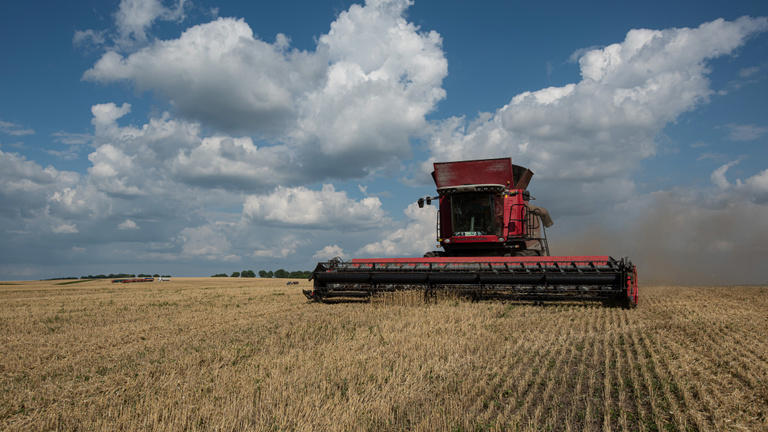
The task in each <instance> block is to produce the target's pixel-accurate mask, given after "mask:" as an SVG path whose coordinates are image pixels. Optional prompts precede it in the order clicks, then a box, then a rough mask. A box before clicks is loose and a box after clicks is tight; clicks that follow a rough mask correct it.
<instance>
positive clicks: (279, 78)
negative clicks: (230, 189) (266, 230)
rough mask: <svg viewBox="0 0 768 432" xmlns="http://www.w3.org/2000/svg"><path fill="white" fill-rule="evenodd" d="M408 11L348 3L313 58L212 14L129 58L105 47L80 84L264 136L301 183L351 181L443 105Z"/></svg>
mask: <svg viewBox="0 0 768 432" xmlns="http://www.w3.org/2000/svg"><path fill="white" fill-rule="evenodd" d="M409 5H410V2H408V1H402V0H384V1H369V2H367V3H366V5H365V6H360V5H352V6H351V7H350V8H349V9H348V10H346V11H344V12H342V13H340V14H339V16H338V18H337V19H336V20H335V21H334V22H333V23H332V24H331V28H330V30H329V32H328V33H327V34H324V35H321V36H320V37H319V38H318V42H317V46H316V48H315V50H314V51H300V50H297V49H291V48H290V42H289V40H288V38H287V37H285V36H284V35H281V34H278V35H277V37H276V38H275V41H274V42H267V41H264V40H261V39H259V38H258V37H256V36H255V35H254V33H253V31H252V29H251V28H250V27H249V26H248V24H247V23H245V21H243V20H242V19H234V18H218V19H216V20H214V21H212V22H209V23H205V24H200V25H196V26H193V27H190V28H188V29H187V30H186V31H184V32H183V33H182V34H181V36H180V37H179V38H177V39H171V40H166V41H156V42H154V43H151V44H149V45H148V46H146V47H144V48H142V49H139V50H138V51H136V52H134V53H131V54H126V55H123V54H120V53H118V52H117V51H116V50H111V51H108V52H106V53H105V54H104V55H103V56H102V57H101V58H100V59H99V60H98V61H97V62H96V63H95V64H94V65H93V67H92V68H91V69H89V70H87V71H86V72H85V73H84V75H83V78H84V79H86V80H92V81H97V82H102V83H110V82H116V81H127V82H130V83H132V84H133V85H134V86H135V87H136V88H137V89H138V90H140V91H153V92H155V93H157V94H160V95H163V96H164V97H166V98H167V99H168V101H169V102H170V104H171V105H172V106H173V108H174V110H175V111H176V112H178V113H179V114H180V115H181V116H183V117H185V118H187V119H191V120H194V121H199V122H202V123H203V124H205V125H206V126H210V127H214V128H217V129H218V130H219V131H220V132H223V133H224V134H227V135H243V134H248V135H250V136H252V137H253V138H254V139H263V140H265V143H267V144H268V145H267V146H266V147H270V146H271V147H274V150H272V151H270V152H269V153H273V154H278V155H281V157H282V158H285V156H284V155H290V156H291V162H292V163H293V166H297V167H301V168H302V170H303V171H304V173H305V174H304V175H305V176H306V177H307V178H309V179H314V180H321V179H323V178H324V177H329V176H334V177H337V178H348V177H355V176H357V177H359V176H363V175H365V174H367V173H370V172H373V171H375V170H376V169H378V168H380V167H382V166H391V165H392V164H396V163H397V162H398V161H399V159H401V158H404V157H408V156H409V155H410V151H411V143H410V141H411V139H412V138H413V137H418V136H421V135H422V134H423V131H424V129H425V128H426V126H427V121H426V115H427V114H428V113H429V112H431V111H433V110H434V109H435V106H436V104H437V102H438V101H440V100H441V99H443V98H444V97H445V91H444V90H443V89H442V80H443V79H444V78H445V76H446V74H447V61H446V59H445V56H444V54H443V51H442V39H441V37H440V35H439V34H437V33H436V32H434V31H431V32H422V31H421V30H420V29H419V28H418V27H417V26H415V25H414V24H412V23H409V22H407V21H406V20H405V18H404V17H403V14H404V12H405V9H407V7H408V6H409ZM259 148H265V146H263V145H261V144H259ZM265 151H266V150H265ZM266 165H267V164H266V163H264V164H262V166H266Z"/></svg>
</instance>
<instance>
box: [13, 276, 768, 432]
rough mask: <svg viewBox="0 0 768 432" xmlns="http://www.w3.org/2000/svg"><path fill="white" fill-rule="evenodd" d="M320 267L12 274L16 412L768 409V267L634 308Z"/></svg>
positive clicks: (709, 414)
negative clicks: (245, 272)
mask: <svg viewBox="0 0 768 432" xmlns="http://www.w3.org/2000/svg"><path fill="white" fill-rule="evenodd" d="M307 285H308V283H307V282H302V283H301V284H300V285H298V286H296V285H292V286H290V287H286V286H285V285H284V281H263V280H258V279H250V280H249V279H224V278H216V279H207V278H200V279H182V278H175V279H174V280H173V281H172V282H169V283H146V284H126V285H123V284H120V285H112V284H110V283H109V282H108V281H91V282H84V283H78V284H73V285H64V286H61V285H56V281H49V282H28V283H22V284H18V285H2V286H0V338H1V340H0V429H4V430H44V429H56V430H74V429H79V430H180V429H185V430H406V429H411V430H423V431H432V430H478V429H479V430H516V429H531V430H546V429H552V430H574V431H576V430H601V429H602V430H624V429H631V430H641V431H645V430H648V431H654V430H681V431H684V430H761V429H762V430H765V429H768V419H767V417H768V331H766V330H768V313H766V311H768V288H765V287H762V288H761V287H718V288H707V287H698V288H680V287H662V286H659V287H642V295H643V297H642V299H641V305H640V307H639V308H638V309H636V310H629V311H627V310H622V309H610V308H604V307H601V306H599V305H590V304H587V305H584V304H571V305H554V306H553V305H544V306H534V305H520V304H512V303H503V302H479V303H472V302H466V301H461V300H459V299H455V298H450V297H449V298H439V299H437V300H436V301H433V302H431V303H429V304H424V303H423V301H421V299H420V298H419V296H418V295H413V294H403V296H402V297H398V296H390V297H388V298H383V299H377V300H376V301H374V302H371V303H341V304H334V305H323V304H312V303H308V302H307V301H306V300H305V299H304V297H303V296H302V295H301V288H306V286H307Z"/></svg>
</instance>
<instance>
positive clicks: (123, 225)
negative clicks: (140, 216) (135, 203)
mask: <svg viewBox="0 0 768 432" xmlns="http://www.w3.org/2000/svg"><path fill="white" fill-rule="evenodd" d="M117 229H120V230H135V229H139V226H138V225H136V222H134V221H132V220H130V219H126V220H124V221H122V222H120V223H119V224H118V225H117Z"/></svg>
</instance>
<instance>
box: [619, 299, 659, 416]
mask: <svg viewBox="0 0 768 432" xmlns="http://www.w3.org/2000/svg"><path fill="white" fill-rule="evenodd" d="M619 317H620V323H621V327H622V329H623V330H622V332H621V339H620V341H619V342H620V344H621V345H622V346H623V347H624V356H625V358H626V359H627V368H628V369H629V372H630V373H629V377H630V380H631V383H632V393H633V399H634V402H635V408H636V412H637V420H636V421H637V425H638V427H639V429H640V430H641V431H645V430H647V429H648V427H647V423H648V422H649V421H650V422H652V417H651V415H652V412H653V407H652V406H651V395H650V393H648V391H647V390H646V389H645V387H644V386H643V383H642V382H641V377H640V375H639V373H638V371H637V364H638V360H637V358H636V357H635V355H634V354H633V352H632V348H631V345H630V340H628V339H630V337H629V333H630V332H631V331H632V328H631V327H630V324H629V320H628V318H627V311H621V313H620V314H619ZM644 402H645V403H644ZM653 427H654V428H656V425H655V424H653Z"/></svg>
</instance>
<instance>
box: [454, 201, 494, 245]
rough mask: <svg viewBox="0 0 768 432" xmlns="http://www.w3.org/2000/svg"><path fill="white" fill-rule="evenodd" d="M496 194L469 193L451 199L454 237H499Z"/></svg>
mask: <svg viewBox="0 0 768 432" xmlns="http://www.w3.org/2000/svg"><path fill="white" fill-rule="evenodd" d="M495 215H496V210H495V203H494V194H484V193H467V194H456V195H453V196H452V197H451V226H452V227H453V235H454V236H480V235H497V234H498V233H497V231H498V223H497V222H496V217H495Z"/></svg>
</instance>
